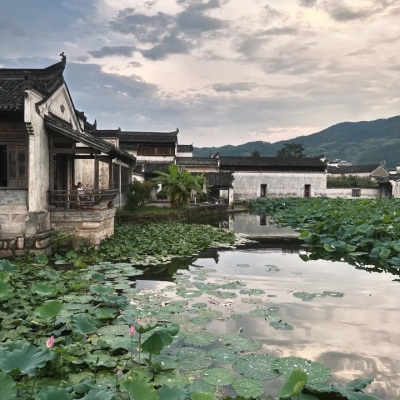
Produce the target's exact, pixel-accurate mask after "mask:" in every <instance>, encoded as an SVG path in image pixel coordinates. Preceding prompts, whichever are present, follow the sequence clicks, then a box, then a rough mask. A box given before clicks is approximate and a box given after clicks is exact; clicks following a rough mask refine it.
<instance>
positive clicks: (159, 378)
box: [154, 372, 190, 388]
mask: <svg viewBox="0 0 400 400" xmlns="http://www.w3.org/2000/svg"><path fill="white" fill-rule="evenodd" d="M154 384H155V385H156V386H161V385H168V386H174V387H178V388H186V387H187V386H188V385H190V379H189V377H187V376H185V375H182V374H179V375H177V374H174V373H171V372H167V373H163V374H157V375H156V376H155V378H154Z"/></svg>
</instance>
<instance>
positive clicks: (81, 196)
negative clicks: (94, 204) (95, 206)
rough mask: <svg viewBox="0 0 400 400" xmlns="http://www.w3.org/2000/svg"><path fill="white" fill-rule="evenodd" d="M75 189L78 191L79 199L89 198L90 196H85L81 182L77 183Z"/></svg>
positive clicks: (85, 199)
mask: <svg viewBox="0 0 400 400" xmlns="http://www.w3.org/2000/svg"><path fill="white" fill-rule="evenodd" d="M76 191H77V192H78V198H79V200H82V201H87V200H90V198H89V197H88V196H86V194H85V191H84V190H83V184H82V182H78V185H77V187H76Z"/></svg>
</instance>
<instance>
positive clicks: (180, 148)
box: [178, 144, 193, 153]
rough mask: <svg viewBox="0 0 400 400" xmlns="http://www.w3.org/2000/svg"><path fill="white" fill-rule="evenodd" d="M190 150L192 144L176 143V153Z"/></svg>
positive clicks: (191, 149) (189, 151)
mask: <svg viewBox="0 0 400 400" xmlns="http://www.w3.org/2000/svg"><path fill="white" fill-rule="evenodd" d="M192 151H193V145H192V144H178V153H191V152H192Z"/></svg>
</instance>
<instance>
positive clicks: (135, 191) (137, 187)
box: [125, 180, 154, 211]
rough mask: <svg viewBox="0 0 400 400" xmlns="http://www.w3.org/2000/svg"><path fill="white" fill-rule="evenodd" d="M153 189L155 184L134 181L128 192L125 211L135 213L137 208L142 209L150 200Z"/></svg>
mask: <svg viewBox="0 0 400 400" xmlns="http://www.w3.org/2000/svg"><path fill="white" fill-rule="evenodd" d="M153 188H154V183H153V182H150V181H144V182H140V181H136V180H135V181H133V182H132V183H131V184H130V185H129V188H128V191H127V192H126V204H125V209H127V210H130V211H134V210H136V208H138V207H142V206H143V205H144V203H145V202H146V201H149V200H150V194H151V190H152V189H153Z"/></svg>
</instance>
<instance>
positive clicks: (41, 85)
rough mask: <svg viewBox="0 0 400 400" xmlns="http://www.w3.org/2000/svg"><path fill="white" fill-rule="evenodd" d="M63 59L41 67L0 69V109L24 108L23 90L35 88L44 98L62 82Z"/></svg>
mask: <svg viewBox="0 0 400 400" xmlns="http://www.w3.org/2000/svg"><path fill="white" fill-rule="evenodd" d="M64 68H65V61H60V62H59V63H57V64H54V65H51V66H50V67H47V68H43V69H8V68H1V69H0V110H4V111H16V110H23V108H24V91H25V90H26V89H35V90H36V91H38V92H39V93H41V94H42V95H43V96H44V98H46V97H48V96H49V95H51V94H52V93H53V92H54V91H55V90H56V89H57V88H58V87H60V86H61V85H62V84H63V83H64V77H63V72H64Z"/></svg>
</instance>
